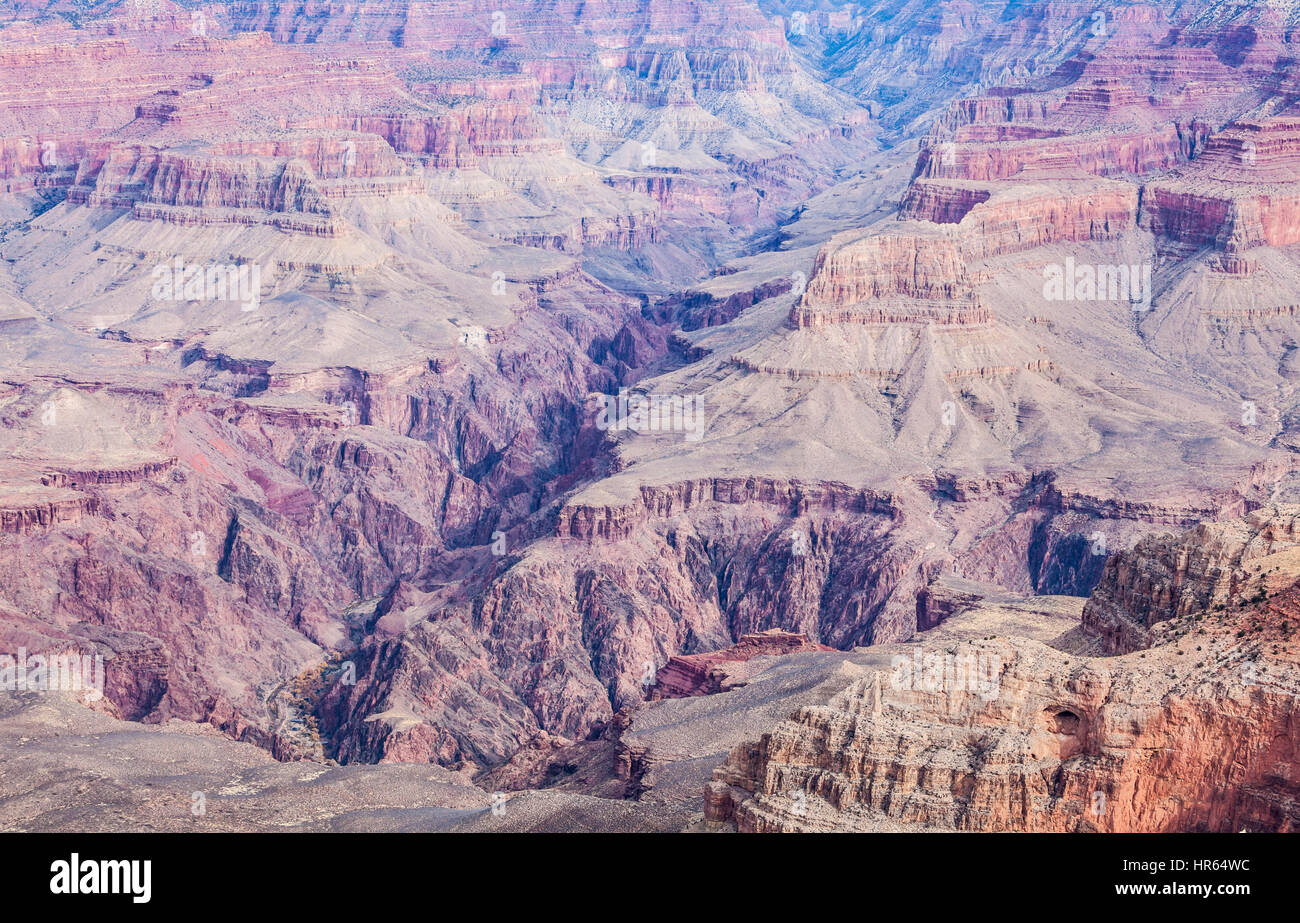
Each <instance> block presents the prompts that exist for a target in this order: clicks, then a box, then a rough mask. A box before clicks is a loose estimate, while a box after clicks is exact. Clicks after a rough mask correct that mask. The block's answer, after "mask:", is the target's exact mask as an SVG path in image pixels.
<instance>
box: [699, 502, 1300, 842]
mask: <svg viewBox="0 0 1300 923" xmlns="http://www.w3.org/2000/svg"><path fill="white" fill-rule="evenodd" d="M1296 516H1297V510H1296V508H1294V507H1285V508H1272V509H1269V510H1262V511H1259V512H1257V513H1256V514H1252V515H1251V516H1250V517H1248V518H1247V519H1245V520H1239V521H1235V522H1233V523H1224V524H1216V525H1215V526H1206V527H1202V528H1201V529H1199V530H1195V531H1193V532H1192V533H1189V534H1186V535H1185V536H1184V537H1183V538H1181V539H1180V540H1178V541H1177V542H1174V541H1171V540H1168V539H1161V540H1156V539H1153V540H1149V541H1148V542H1146V543H1144V544H1142V545H1140V546H1139V547H1138V548H1137V549H1135V550H1134V551H1133V552H1131V553H1127V554H1124V555H1121V556H1119V557H1118V558H1117V559H1116V561H1115V563H1114V564H1113V565H1112V566H1110V567H1108V569H1107V573H1106V576H1105V577H1104V578H1103V581H1102V584H1101V585H1100V586H1099V587H1098V590H1097V591H1096V593H1095V594H1094V597H1093V598H1092V599H1091V600H1090V601H1089V603H1088V608H1089V611H1090V612H1091V615H1090V616H1086V617H1085V624H1084V627H1085V630H1087V629H1091V628H1095V627H1097V626H1099V625H1101V626H1103V627H1104V626H1105V625H1106V624H1107V618H1106V617H1105V616H1102V615H1101V613H1102V612H1106V613H1109V622H1110V623H1113V622H1114V621H1116V620H1117V619H1123V620H1124V621H1125V622H1127V623H1130V624H1135V625H1144V624H1145V625H1152V624H1155V623H1156V622H1160V623H1161V625H1162V628H1161V631H1160V635H1159V638H1158V640H1156V641H1153V642H1152V643H1151V646H1150V647H1149V648H1147V649H1145V650H1143V651H1141V652H1139V653H1129V654H1127V655H1125V656H1122V657H1117V658H1095V657H1087V656H1083V657H1080V656H1070V655H1067V654H1064V653H1062V652H1061V651H1060V650H1056V649H1054V648H1052V647H1049V646H1046V645H1043V644H1041V643H1038V642H1030V641H1003V640H983V641H963V642H955V643H954V642H947V643H944V642H940V643H936V644H930V645H927V644H925V643H924V642H922V643H921V645H920V646H919V647H917V648H915V649H913V650H907V649H900V652H899V653H898V654H897V655H895V656H893V658H892V661H893V662H892V665H891V668H890V669H888V670H881V671H879V672H876V673H875V674H873V675H871V676H869V677H867V678H864V679H861V680H859V681H857V682H855V683H854V684H853V685H851V686H850V687H848V688H847V689H845V690H844V691H843V692H842V693H840V694H839V695H838V696H836V697H835V698H834V699H832V700H831V702H830V703H828V704H827V705H826V706H818V707H805V708H802V709H800V710H799V711H798V712H797V713H795V714H794V715H792V716H791V717H790V718H789V719H788V720H786V721H785V722H783V723H782V724H781V725H779V726H778V727H777V728H776V729H775V730H774V731H773V732H771V733H770V734H765V735H764V736H763V737H762V738H761V739H760V740H758V741H757V742H753V743H748V744H744V745H742V746H740V747H738V748H736V749H735V750H734V751H733V752H732V754H731V756H730V757H729V758H728V760H727V762H726V763H725V764H724V765H723V766H722V767H720V768H719V769H718V770H716V771H715V773H714V779H715V782H714V783H713V784H712V785H711V786H710V787H709V789H708V791H707V792H706V797H705V805H706V810H707V811H708V812H709V816H710V817H711V819H713V820H716V821H734V822H735V823H736V825H737V826H738V827H739V829H741V830H749V831H775V830H901V829H918V828H930V829H949V830H953V829H955V830H968V831H993V830H1023V831H1083V830H1099V831H1115V832H1121V831H1128V832H1143V831H1146V832H1154V831H1168V830H1211V831H1238V830H1243V829H1245V830H1279V831H1287V830H1294V829H1297V826H1298V825H1300V801H1298V800H1297V798H1296V791H1297V788H1296V783H1297V780H1296V779H1295V777H1294V771H1293V769H1292V768H1291V767H1292V766H1293V761H1294V754H1295V752H1296V748H1297V747H1298V746H1300V737H1297V732H1296V715H1297V709H1298V708H1300V687H1298V686H1297V685H1296V673H1295V654H1294V650H1293V649H1292V646H1291V645H1290V643H1289V642H1290V638H1291V636H1292V635H1293V633H1294V631H1295V626H1294V622H1293V619H1294V618H1295V614H1296V613H1297V612H1300V589H1298V588H1297V585H1296V584H1297V578H1300V566H1298V564H1300V556H1297V555H1295V554H1294V553H1292V546H1293V542H1292V539H1291V537H1290V536H1291V534H1292V533H1293V532H1294V526H1295V519H1296ZM1171 566H1173V567H1174V568H1175V570H1176V571H1177V573H1178V574H1179V580H1178V584H1177V586H1165V585H1161V584H1159V583H1158V578H1157V577H1154V576H1153V577H1150V578H1137V577H1136V576H1135V573H1136V572H1137V571H1139V570H1141V571H1143V572H1145V573H1148V574H1161V575H1163V574H1165V573H1167V572H1168V570H1167V569H1168V568H1170V567H1171ZM1265 573H1268V574H1269V575H1270V576H1271V580H1272V583H1271V585H1272V586H1274V587H1278V588H1279V589H1278V590H1277V592H1276V593H1275V594H1273V595H1269V593H1268V590H1265V591H1264V592H1263V593H1262V594H1259V595H1256V596H1252V597H1249V598H1246V599H1244V600H1243V599H1240V598H1238V599H1235V600H1231V601H1230V602H1228V603H1225V604H1223V605H1222V606H1220V605H1218V604H1216V605H1215V606H1214V607H1210V606H1208V605H1207V603H1209V602H1210V601H1212V600H1213V599H1215V598H1216V594H1223V593H1224V591H1225V588H1226V587H1229V586H1240V585H1241V584H1242V583H1244V582H1247V581H1249V580H1251V579H1252V575H1255V576H1254V579H1256V580H1259V579H1262V578H1261V577H1260V576H1259V575H1262V574H1265ZM1121 586H1123V587H1131V588H1132V590H1131V592H1130V593H1128V594H1127V595H1125V594H1123V593H1121V592H1120V590H1119V587H1121ZM1224 598H1228V597H1224ZM1126 601H1127V602H1130V603H1135V604H1137V608H1135V609H1134V611H1126V610H1124V609H1123V608H1122V606H1123V605H1124V604H1125V602H1126ZM1120 612H1123V613H1124V614H1123V615H1118V614H1117V613H1120ZM1104 637H1105V640H1106V643H1107V644H1108V645H1109V646H1110V647H1111V648H1112V649H1114V648H1117V647H1123V644H1122V643H1117V640H1118V637H1119V633H1117V632H1115V631H1113V630H1112V631H1111V632H1110V633H1109V634H1107V635H1105V636H1104ZM1225 754H1230V757H1229V758H1225Z"/></svg>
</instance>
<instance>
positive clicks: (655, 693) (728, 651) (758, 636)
mask: <svg viewBox="0 0 1300 923" xmlns="http://www.w3.org/2000/svg"><path fill="white" fill-rule="evenodd" d="M816 650H822V651H830V650H834V648H830V647H827V646H826V645H824V644H814V643H812V642H811V641H809V640H808V638H807V636H805V635H801V634H794V633H791V632H784V631H780V630H778V629H771V630H769V631H764V632H757V633H755V634H748V635H741V638H740V640H739V641H738V642H736V643H735V644H733V645H731V646H730V647H726V648H723V649H722V650H719V651H710V652H708V653H707V654H687V655H685V656H681V657H672V658H669V660H668V662H667V663H666V664H664V665H663V667H662V668H661V669H660V670H659V671H658V672H657V673H656V674H655V679H654V685H652V686H651V687H650V691H649V693H648V695H647V696H646V698H647V700H648V701H654V700H656V699H677V698H683V697H685V696H693V695H712V694H713V693H715V692H724V691H725V690H727V689H730V688H733V687H734V686H737V685H740V684H742V683H743V682H744V680H743V676H744V673H745V671H744V668H743V665H744V664H747V663H748V662H749V661H751V660H753V659H754V658H755V657H775V656H780V655H782V654H791V653H794V652H796V651H816Z"/></svg>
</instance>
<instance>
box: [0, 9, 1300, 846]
mask: <svg viewBox="0 0 1300 923" xmlns="http://www.w3.org/2000/svg"><path fill="white" fill-rule="evenodd" d="M1296 35H1300V13H1295V12H1292V11H1290V9H1289V7H1286V5H1285V4H1272V5H1269V4H1265V5H1253V4H1240V3H1228V2H1212V0H1198V2H1193V3H1179V4H1175V3H1166V2H1150V3H1141V4H1132V5H1120V4H1111V3H1103V4H1100V5H1099V6H1097V7H1095V8H1094V7H1093V6H1087V5H1080V4H1070V3H1067V4H1048V3H1039V2H1031V3H1028V4H1009V3H1005V2H1003V3H997V2H985V0H980V2H975V3H946V2H945V3H940V4H920V3H915V2H911V0H907V2H902V3H883V2H867V3H859V4H855V5H850V4H841V3H839V2H831V3H823V4H820V5H819V6H818V7H817V9H816V10H809V9H808V8H806V7H805V8H800V7H798V6H797V5H794V4H790V3H785V2H777V0H721V2H717V0H715V2H712V3H707V4H706V3H698V2H677V0H673V2H669V0H637V2H620V3H612V2H598V3H569V2H562V3H532V2H497V0H494V2H492V3H487V2H480V0H458V2H454V3H427V2H414V0H412V2H405V0H367V2H363V3H356V4H329V3H307V4H284V3H279V2H276V0H250V2H243V0H239V2H231V3H223V4H189V3H185V4H178V3H174V2H172V0H132V2H128V3H125V4H122V3H108V2H101V0H96V2H91V3H88V4H76V5H73V4H68V3H55V4H52V5H43V6H39V7H38V6H37V5H35V4H31V3H29V2H26V0H0V74H3V80H0V459H3V461H0V653H6V652H7V653H9V654H11V655H12V654H14V653H15V652H17V651H19V650H22V651H24V652H35V653H39V654H41V655H43V656H47V657H48V656H53V655H63V654H75V655H78V656H89V657H95V656H98V657H101V658H102V659H103V661H104V664H105V682H104V686H103V689H102V697H87V696H85V695H77V694H73V693H68V694H64V693H59V692H57V691H40V692H34V691H28V692H24V691H22V690H18V691H0V726H3V727H4V729H5V730H4V735H5V736H6V738H12V739H16V740H22V741H23V743H22V745H21V746H19V747H16V748H13V749H9V750H6V751H5V752H4V753H3V754H0V766H3V768H4V769H5V772H3V773H0V776H2V777H3V781H2V782H0V827H3V828H4V829H13V830H52V829H87V830H105V829H139V830H146V829H150V830H153V829H160V830H191V829H214V830H255V829H303V830H364V829H375V830H415V829H437V830H448V831H450V830H564V829H582V830H609V831H612V830H685V829H691V830H732V829H735V830H740V831H746V832H748V831H778V830H779V831H802V830H809V831H813V830H816V831H829V830H854V831H897V830H908V829H936V830H965V831H1005V830H1019V831H1053V832H1060V831H1084V830H1098V831H1108V832H1109V831H1115V832H1120V831H1130V832H1149V831H1182V830H1188V831H1190V830H1206V831H1231V830H1239V829H1242V828H1245V829H1250V830H1274V831H1292V830H1294V829H1296V821H1297V818H1298V817H1300V813H1298V812H1300V809H1298V808H1297V806H1296V796H1297V790H1298V787H1300V782H1298V781H1297V780H1296V778H1295V776H1294V772H1293V770H1292V764H1293V762H1294V758H1295V749H1296V746H1297V743H1298V741H1297V738H1296V731H1295V728H1296V727H1297V722H1296V715H1295V697H1296V694H1297V691H1300V690H1298V689H1297V686H1296V683H1297V677H1298V676H1300V673H1297V671H1296V667H1297V664H1296V663H1295V646H1294V643H1293V642H1292V641H1291V632H1292V631H1293V630H1294V622H1293V619H1292V616H1293V615H1294V614H1296V613H1295V612H1293V611H1292V610H1293V609H1294V602H1295V601H1294V600H1293V598H1292V597H1293V596H1295V594H1296V593H1297V592H1300V591H1297V589H1296V586H1297V581H1300V569H1297V563H1296V562H1297V561H1300V558H1297V557H1295V555H1294V554H1293V552H1294V550H1295V547H1300V546H1297V545H1296V540H1295V532H1296V519H1297V516H1300V513H1297V508H1296V507H1294V506H1292V505H1291V504H1294V503H1297V502H1300V480H1298V479H1297V472H1298V470H1300V466H1298V465H1297V462H1296V456H1295V452H1296V449H1297V447H1298V446H1300V441H1298V439H1300V429H1297V427H1298V426H1300V423H1298V422H1297V421H1300V414H1298V413H1297V406H1298V404H1297V400H1298V397H1297V390H1296V378H1297V374H1300V366H1297V364H1296V363H1297V344H1300V326H1298V325H1297V317H1296V313H1297V310H1300V308H1297V301H1296V298H1295V297H1294V295H1293V294H1292V293H1293V292H1294V291H1295V290H1296V286H1297V284H1300V261H1298V257H1300V250H1297V249H1296V248H1297V247H1300V109H1297V108H1296V106H1297V101H1298V100H1300V70H1297V66H1296V63H1295V59H1294V58H1293V56H1292V49H1293V41H1294V36H1296ZM1296 612H1300V610H1296ZM933 663H939V664H941V665H943V666H942V668H941V669H940V670H939V675H938V677H937V679H936V677H935V676H934V674H933V670H931V669H930V666H928V665H931V664H933ZM909 664H910V665H911V666H908V665H909ZM900 674H908V677H910V678H907V679H906V681H903V680H900ZM0 678H3V677H0ZM73 692H75V690H74V691H73ZM91 741H95V742H96V743H94V744H93V745H92V743H91ZM1225 752H1230V753H1231V754H1232V758H1231V759H1230V760H1228V759H1225V758H1223V754H1224V753H1225ZM129 753H136V754H138V756H137V757H136V758H135V759H134V761H133V765H132V766H131V767H130V768H129V770H128V769H123V768H121V766H120V765H119V764H120V763H121V762H122V760H120V759H118V757H117V756H116V755H120V754H129ZM51 765H59V766H62V767H66V768H64V769H61V770H60V772H59V774H58V776H57V778H54V779H52V780H50V782H49V783H48V784H41V783H39V782H38V780H39V778H40V774H41V773H42V772H45V771H47V769H48V767H50V766H51ZM164 765H171V766H173V769H170V770H166V771H163V770H161V769H159V767H161V766H164ZM121 773H129V776H130V778H129V779H127V778H126V777H125V776H121V775H120V774H121ZM141 785H147V786H149V787H150V788H151V789H152V790H153V795H152V796H151V797H150V798H142V797H140V796H139V795H138V794H132V792H133V791H135V789H136V788H137V787H138V786H141ZM79 786H81V788H80V789H79V788H78V787H79ZM88 791H89V792H92V793H93V794H87V792H88ZM194 791H199V792H203V793H204V795H205V797H204V803H205V804H206V805H207V809H206V813H205V814H202V815H199V814H195V813H193V812H192V811H191V810H190V809H191V795H192V793H193V792H194Z"/></svg>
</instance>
